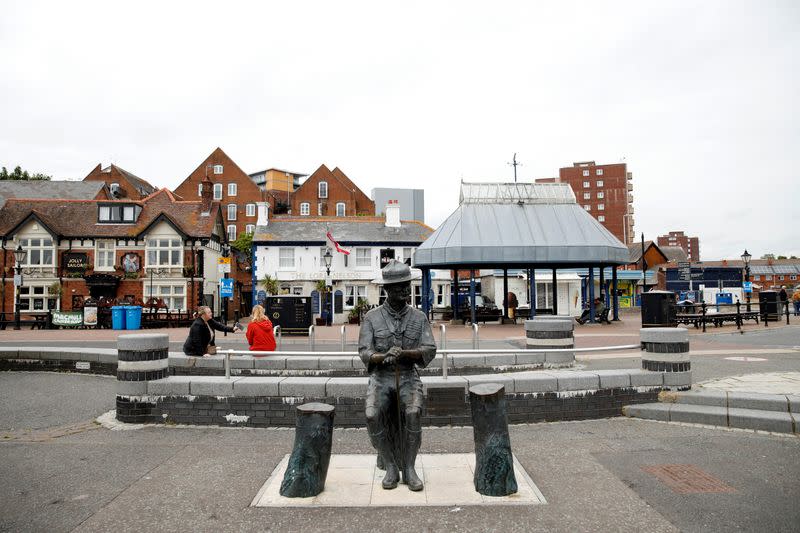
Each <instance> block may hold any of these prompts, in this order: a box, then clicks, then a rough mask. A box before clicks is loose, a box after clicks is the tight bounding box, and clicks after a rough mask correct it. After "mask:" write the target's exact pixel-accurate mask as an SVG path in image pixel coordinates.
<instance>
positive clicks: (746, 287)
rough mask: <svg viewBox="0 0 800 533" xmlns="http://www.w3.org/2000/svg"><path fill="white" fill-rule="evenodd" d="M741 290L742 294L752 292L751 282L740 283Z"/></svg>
mask: <svg viewBox="0 0 800 533" xmlns="http://www.w3.org/2000/svg"><path fill="white" fill-rule="evenodd" d="M742 289H743V290H744V292H753V282H752V281H743V282H742Z"/></svg>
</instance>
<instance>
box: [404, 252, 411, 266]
mask: <svg viewBox="0 0 800 533" xmlns="http://www.w3.org/2000/svg"><path fill="white" fill-rule="evenodd" d="M403 263H405V264H407V265H408V266H411V248H403Z"/></svg>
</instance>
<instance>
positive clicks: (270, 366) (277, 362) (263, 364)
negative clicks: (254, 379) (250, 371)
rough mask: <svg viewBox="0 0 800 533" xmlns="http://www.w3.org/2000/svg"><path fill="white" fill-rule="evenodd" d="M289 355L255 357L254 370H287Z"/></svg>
mask: <svg viewBox="0 0 800 533" xmlns="http://www.w3.org/2000/svg"><path fill="white" fill-rule="evenodd" d="M288 358H289V356H288V355H268V356H266V357H255V358H254V359H253V368H255V369H265V370H285V369H286V359H288Z"/></svg>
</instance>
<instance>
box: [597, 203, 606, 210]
mask: <svg viewBox="0 0 800 533" xmlns="http://www.w3.org/2000/svg"><path fill="white" fill-rule="evenodd" d="M597 210H598V211H605V210H606V204H597Z"/></svg>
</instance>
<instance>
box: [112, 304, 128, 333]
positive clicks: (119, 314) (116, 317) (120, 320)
mask: <svg viewBox="0 0 800 533" xmlns="http://www.w3.org/2000/svg"><path fill="white" fill-rule="evenodd" d="M111 329H125V306H124V305H114V306H112V307H111Z"/></svg>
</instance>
